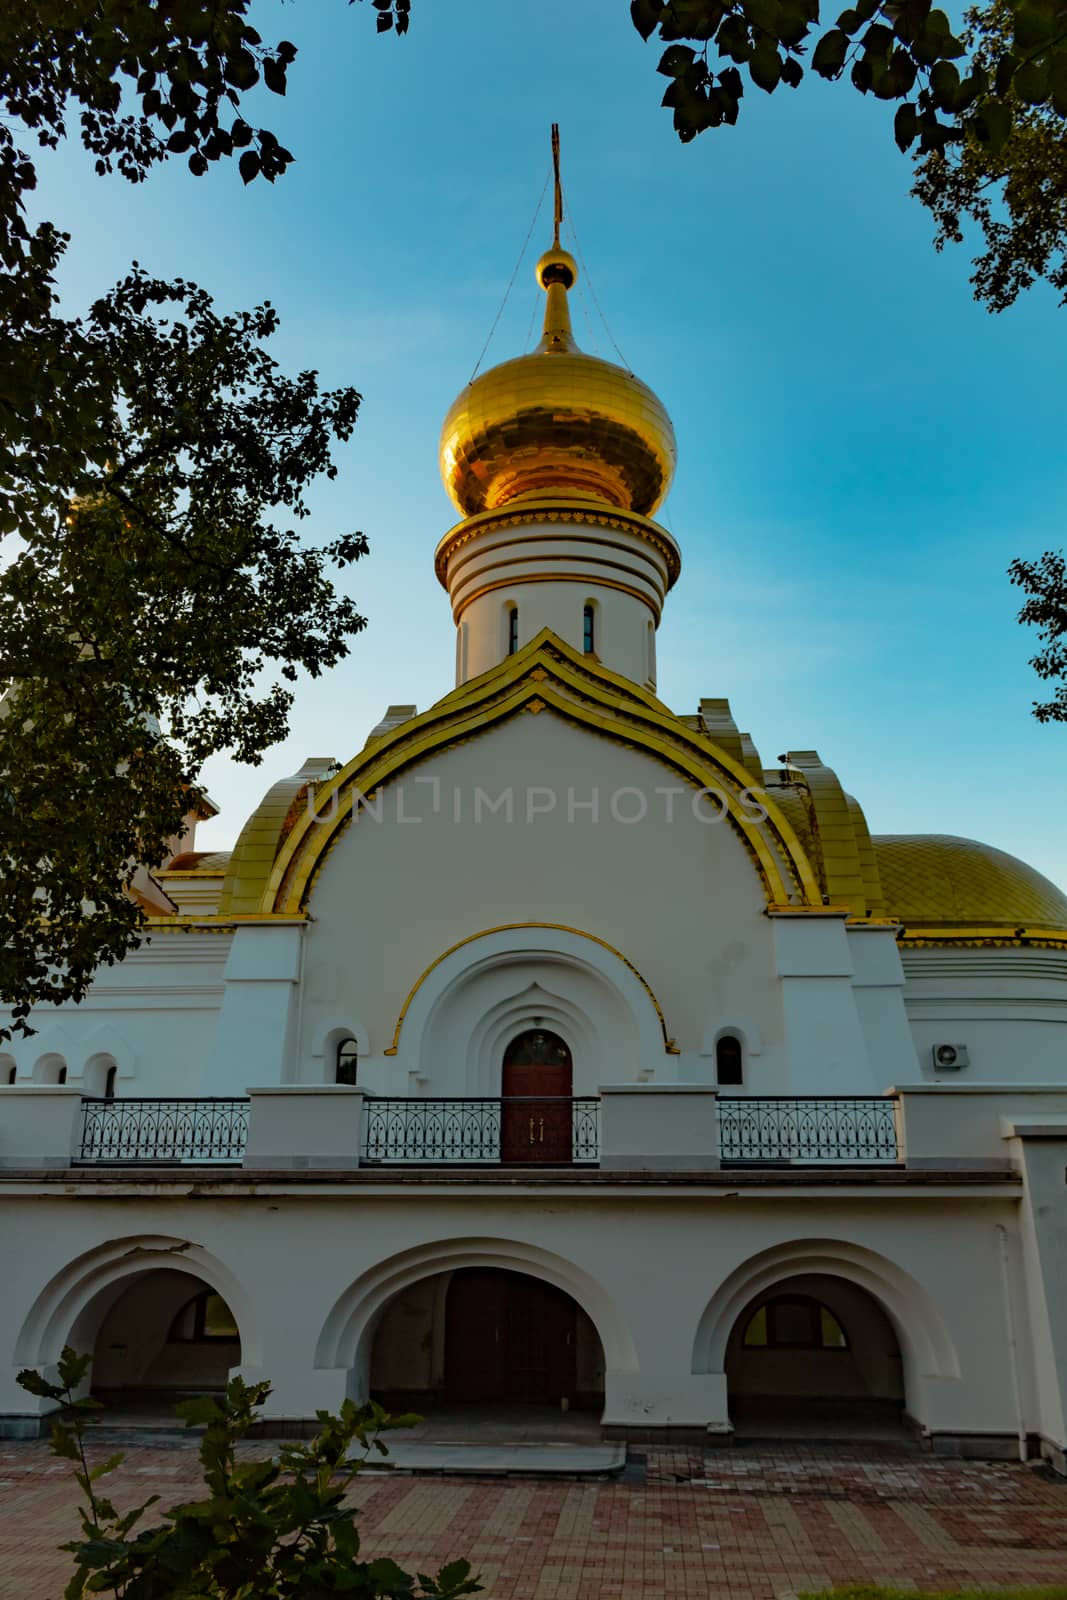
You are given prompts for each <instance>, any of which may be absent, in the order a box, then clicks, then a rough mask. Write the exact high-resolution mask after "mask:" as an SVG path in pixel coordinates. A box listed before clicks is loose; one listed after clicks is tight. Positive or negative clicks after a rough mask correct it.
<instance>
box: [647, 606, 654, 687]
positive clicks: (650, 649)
mask: <svg viewBox="0 0 1067 1600" xmlns="http://www.w3.org/2000/svg"><path fill="white" fill-rule="evenodd" d="M646 639H647V655H648V663H647V665H648V681H649V683H650V684H651V685H652V687H653V688H655V686H656V626H655V623H652V622H650V623H649V624H648V631H647V633H646Z"/></svg>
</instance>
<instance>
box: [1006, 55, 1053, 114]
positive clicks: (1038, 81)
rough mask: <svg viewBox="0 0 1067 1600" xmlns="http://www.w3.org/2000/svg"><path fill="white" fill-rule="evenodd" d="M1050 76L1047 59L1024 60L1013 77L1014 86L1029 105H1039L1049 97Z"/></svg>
mask: <svg viewBox="0 0 1067 1600" xmlns="http://www.w3.org/2000/svg"><path fill="white" fill-rule="evenodd" d="M1049 77H1050V73H1049V64H1048V62H1047V61H1043V60H1040V59H1038V60H1033V61H1024V62H1023V64H1022V66H1021V67H1020V68H1019V70H1018V72H1017V73H1016V74H1015V77H1014V78H1013V79H1012V88H1013V89H1014V91H1015V93H1016V94H1017V95H1018V97H1019V99H1020V100H1025V102H1026V104H1027V105H1028V106H1039V105H1042V104H1043V103H1044V102H1045V101H1046V100H1047V99H1048V93H1049Z"/></svg>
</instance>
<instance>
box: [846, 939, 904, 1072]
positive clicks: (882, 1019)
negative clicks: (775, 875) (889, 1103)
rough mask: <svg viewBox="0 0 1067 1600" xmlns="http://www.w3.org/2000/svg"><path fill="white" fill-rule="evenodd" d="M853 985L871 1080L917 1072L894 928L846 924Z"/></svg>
mask: <svg viewBox="0 0 1067 1600" xmlns="http://www.w3.org/2000/svg"><path fill="white" fill-rule="evenodd" d="M848 948H849V953H850V955H851V958H852V966H853V978H852V989H853V993H854V995H855V999H856V1008H857V1011H858V1013H859V1019H860V1027H861V1028H862V1029H863V1037H864V1039H865V1040H866V1043H867V1054H868V1057H869V1059H870V1063H871V1071H872V1073H873V1075H874V1079H875V1082H876V1083H877V1084H878V1085H879V1086H880V1087H884V1086H885V1085H886V1084H889V1083H897V1082H902V1081H906V1080H907V1079H908V1078H911V1077H913V1076H914V1075H915V1071H916V1058H915V1040H914V1039H913V1037H912V1032H911V1028H910V1026H909V1025H908V1014H907V1011H906V1010H905V1007H904V968H903V966H902V965H901V961H900V946H899V945H898V944H897V930H896V928H895V927H893V928H878V927H864V926H862V925H861V926H857V927H851V928H849V929H848Z"/></svg>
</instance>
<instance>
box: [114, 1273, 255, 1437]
mask: <svg viewBox="0 0 1067 1600" xmlns="http://www.w3.org/2000/svg"><path fill="white" fill-rule="evenodd" d="M240 1361H241V1336H240V1332H239V1330H238V1327H237V1322H236V1319H235V1317H234V1315H233V1312H232V1311H231V1310H230V1307H229V1306H228V1304H227V1303H226V1301H225V1299H224V1298H223V1296H222V1295H220V1294H219V1293H217V1292H216V1290H214V1289H213V1288H211V1286H210V1285H209V1284H206V1283H205V1282H204V1280H203V1279H202V1278H198V1277H196V1276H195V1274H193V1273H191V1272H178V1271H174V1270H171V1269H169V1268H156V1269H152V1270H149V1271H147V1272H142V1273H138V1274H137V1275H136V1276H135V1277H134V1278H133V1279H126V1280H124V1281H123V1282H122V1283H121V1285H120V1286H119V1289H118V1293H117V1294H116V1295H115V1296H114V1298H113V1299H112V1300H111V1303H110V1305H108V1306H107V1309H106V1310H104V1312H103V1315H102V1317H101V1318H100V1322H99V1327H98V1328H97V1332H96V1339H95V1342H94V1345H93V1365H92V1369H91V1378H92V1386H93V1393H94V1394H96V1395H98V1396H99V1398H100V1399H101V1400H103V1402H104V1404H105V1405H106V1406H107V1407H108V1409H109V1410H110V1411H115V1410H118V1411H121V1412H131V1411H132V1412H136V1413H144V1412H149V1413H151V1414H152V1415H153V1416H155V1415H157V1414H158V1416H159V1417H160V1418H161V1419H166V1420H167V1421H170V1420H172V1417H171V1413H170V1410H169V1406H170V1404H171V1403H172V1402H173V1401H174V1400H175V1399H180V1398H181V1397H182V1396H183V1395H190V1394H205V1393H210V1392H211V1391H212V1390H218V1389H222V1388H224V1387H225V1385H226V1382H227V1380H228V1378H229V1375H230V1371H231V1369H232V1368H234V1367H236V1366H239V1365H240Z"/></svg>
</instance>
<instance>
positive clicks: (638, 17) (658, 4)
mask: <svg viewBox="0 0 1067 1600" xmlns="http://www.w3.org/2000/svg"><path fill="white" fill-rule="evenodd" d="M662 15H663V0H630V17H631V19H632V21H633V25H634V27H635V28H636V29H637V31H638V33H639V34H640V35H641V37H642V39H649V38H651V36H652V34H653V33H655V31H656V26H657V24H658V22H659V19H660V17H661V16H662Z"/></svg>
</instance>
